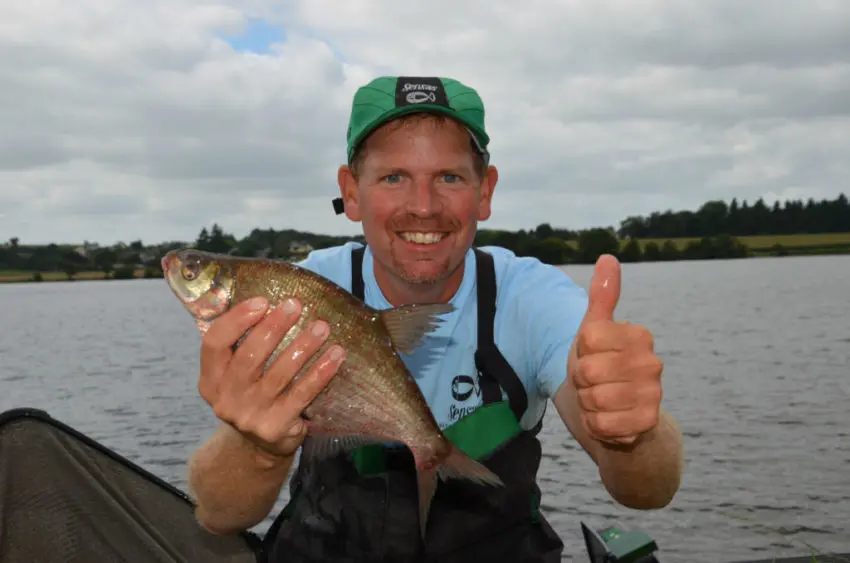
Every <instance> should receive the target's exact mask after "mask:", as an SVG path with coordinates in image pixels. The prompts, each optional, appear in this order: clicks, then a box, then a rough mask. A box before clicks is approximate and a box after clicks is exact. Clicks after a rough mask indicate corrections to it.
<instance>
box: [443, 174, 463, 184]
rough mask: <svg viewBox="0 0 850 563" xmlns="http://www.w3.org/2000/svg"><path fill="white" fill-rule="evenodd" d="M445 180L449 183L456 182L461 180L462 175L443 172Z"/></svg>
mask: <svg viewBox="0 0 850 563" xmlns="http://www.w3.org/2000/svg"><path fill="white" fill-rule="evenodd" d="M443 181H444V182H445V183H447V184H455V183H457V182H460V176H458V175H457V174H443Z"/></svg>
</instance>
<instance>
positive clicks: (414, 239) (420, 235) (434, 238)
mask: <svg viewBox="0 0 850 563" xmlns="http://www.w3.org/2000/svg"><path fill="white" fill-rule="evenodd" d="M398 236H400V237H401V238H402V239H404V240H405V241H407V242H411V243H413V244H437V243H438V242H440V241H441V240H443V239H444V238H446V237H447V236H449V233H445V232H436V231H431V232H421V231H402V232H400V233H398Z"/></svg>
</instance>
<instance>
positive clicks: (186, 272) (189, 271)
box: [181, 262, 201, 281]
mask: <svg viewBox="0 0 850 563" xmlns="http://www.w3.org/2000/svg"><path fill="white" fill-rule="evenodd" d="M200 268H201V267H200V265H199V264H198V263H197V262H189V263H187V264H184V265H183V271H182V272H181V273H182V274H183V279H185V280H186V281H192V280H194V279H195V278H197V277H198V272H199V271H200Z"/></svg>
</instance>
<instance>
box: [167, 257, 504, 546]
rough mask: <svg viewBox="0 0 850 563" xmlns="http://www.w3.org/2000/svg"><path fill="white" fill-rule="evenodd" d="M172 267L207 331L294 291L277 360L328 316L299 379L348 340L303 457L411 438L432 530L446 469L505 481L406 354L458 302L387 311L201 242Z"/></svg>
mask: <svg viewBox="0 0 850 563" xmlns="http://www.w3.org/2000/svg"><path fill="white" fill-rule="evenodd" d="M162 269H163V274H164V276H165V279H166V280H167V282H168V285H169V287H170V288H171V290H172V292H173V293H174V294H175V295H176V296H177V298H178V299H179V300H180V301H181V302H182V303H183V305H184V307H185V308H186V309H187V310H188V311H189V313H190V314H191V315H192V316H193V317H194V319H195V322H196V324H197V325H198V328H199V329H200V331H201V332H202V333H203V332H205V331H206V330H207V329H208V328H209V327H210V326H211V325H212V323H214V322H215V320H216V318H218V317H219V316H220V315H221V314H222V313H224V312H225V311H227V310H228V309H229V308H231V307H233V306H234V305H236V304H238V303H240V302H242V301H245V300H247V299H250V298H252V297H256V296H263V297H265V298H267V299H268V300H269V304H270V308H273V307H276V306H278V305H280V304H281V303H283V302H284V301H285V300H286V299H287V298H289V297H294V298H297V299H298V300H299V301H300V303H301V306H302V312H301V316H300V318H299V319H298V320H297V322H296V324H295V325H294V326H293V327H292V328H291V329H290V330H289V331H288V332H287V334H286V336H285V337H284V338H283V340H282V341H281V343H280V345H279V346H278V347H277V348H276V349H275V351H274V352H273V354H272V355H271V357H270V359H269V363H271V362H272V361H274V359H275V358H276V357H277V356H278V355H279V353H280V352H281V351H282V350H283V348H285V347H286V346H287V345H289V344H290V343H291V342H292V341H293V340H294V339H295V337H296V336H297V335H298V334H299V333H300V332H301V331H303V330H305V329H306V328H307V327H308V326H309V324H310V323H311V322H313V321H314V320H316V319H323V320H325V321H327V322H328V324H329V325H330V327H331V330H330V336H329V337H328V339H327V341H326V342H325V344H324V345H323V347H322V348H321V349H320V350H319V351H318V352H317V353H316V354H314V356H313V358H312V359H311V360H310V361H308V362H307V363H306V364H305V365H304V367H303V368H302V369H301V370H300V371H299V373H298V374H297V375H296V378H295V379H294V380H297V378H298V377H300V376H302V375H303V374H305V373H307V371H308V370H309V369H310V367H311V366H312V364H313V363H314V362H315V359H316V358H318V357H319V356H320V354H321V353H322V352H323V351H324V350H325V349H326V348H327V347H328V346H330V345H331V344H333V343H336V344H339V345H341V346H342V347H343V348H344V349H345V351H346V356H345V359H344V361H343V363H342V364H341V365H340V367H339V369H338V370H337V374H336V375H335V376H334V378H333V379H332V380H331V381H330V383H329V384H328V386H327V387H326V388H325V389H324V390H323V391H322V392H321V393H320V394H319V395H318V396H317V397H316V398H315V399H314V400H313V402H312V403H311V404H310V405H309V406H308V407H307V409H306V410H305V411H304V413H303V418H304V419H305V422H306V425H307V428H308V434H309V437H310V438H309V439H308V440H306V441H305V446H304V450H303V451H302V456H303V457H305V458H306V459H309V458H311V457H313V456H315V457H319V458H322V457H328V456H335V455H338V454H341V453H343V452H347V451H350V450H352V449H354V448H357V447H360V446H363V445H367V444H377V443H383V444H387V443H400V444H404V445H405V446H407V447H408V448H409V449H410V451H411V453H412V454H413V458H414V461H415V466H416V472H417V480H418V485H419V518H420V528H421V532H422V535H423V536H424V534H425V526H426V523H427V517H428V511H429V508H430V504H431V500H432V498H433V496H434V492H435V490H436V486H437V477H438V475H439V477H440V478H442V479H447V478H459V479H467V480H470V481H474V482H478V483H480V484H483V485H492V486H502V485H503V482H502V480H501V479H500V478H499V477H498V476H497V475H496V474H495V473H493V472H491V471H490V470H489V469H488V468H486V467H485V466H484V465H482V464H480V463H478V462H477V461H475V460H473V459H472V458H470V457H468V456H467V455H466V454H464V453H463V452H462V451H461V450H459V449H458V448H456V447H455V446H454V445H453V444H452V443H451V442H450V441H449V440H448V438H446V436H445V435H444V434H443V433H442V431H441V430H440V427H439V426H438V424H437V422H436V420H435V419H434V416H433V414H432V413H431V410H430V409H429V407H428V405H427V403H426V402H425V399H424V397H423V396H422V393H421V391H420V390H419V386H418V385H417V384H416V382H415V381H414V379H413V377H412V376H411V374H410V372H409V371H408V369H407V367H406V366H405V364H404V362H403V361H402V359H401V357H400V356H399V355H398V352H401V353H410V352H412V351H413V350H414V349H415V348H416V347H418V346H419V345H420V344H421V342H422V339H423V338H424V337H425V335H426V334H427V333H429V332H431V331H432V330H433V329H434V328H435V327H436V326H437V323H439V322H441V320H440V319H439V315H442V314H446V313H449V312H451V311H453V310H454V307H453V306H452V305H451V304H448V303H436V304H426V305H418V304H414V305H405V306H402V307H397V308H394V309H388V310H383V311H379V310H377V309H374V308H372V307H369V306H368V305H366V304H365V303H364V302H363V301H361V300H359V299H357V298H356V297H355V296H354V295H352V294H351V293H349V292H348V291H346V290H345V289H344V288H342V287H340V286H339V285H337V284H335V283H333V282H331V281H330V280H328V279H326V278H324V277H323V276H320V275H318V274H316V273H314V272H312V271H310V270H307V269H305V268H300V267H298V266H296V265H294V264H291V263H287V262H282V261H275V260H268V259H258V258H244V257H237V256H227V255H220V254H212V253H208V252H203V251H200V250H195V249H179V250H172V251H170V252H169V253H168V254H166V255H165V256H164V257H163V259H162ZM267 365H268V364H267Z"/></svg>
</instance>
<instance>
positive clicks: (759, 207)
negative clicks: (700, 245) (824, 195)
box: [617, 193, 850, 239]
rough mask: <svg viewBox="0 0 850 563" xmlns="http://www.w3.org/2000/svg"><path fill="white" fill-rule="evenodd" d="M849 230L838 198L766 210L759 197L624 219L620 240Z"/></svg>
mask: <svg viewBox="0 0 850 563" xmlns="http://www.w3.org/2000/svg"><path fill="white" fill-rule="evenodd" d="M847 231H850V203H848V201H847V197H846V196H845V195H844V194H843V193H842V194H841V195H839V196H838V197H837V198H835V199H834V200H832V201H829V200H823V201H817V202H816V201H815V200H813V199H809V200H808V201H805V202H804V201H802V200H796V201H792V200H789V201H785V203H784V204H780V203H779V202H778V201H777V202H776V203H774V204H773V206H772V207H768V206H767V204H765V202H764V200H763V199H761V198H759V199H757V200H756V201H755V203H753V205H752V206H751V205H748V204H747V202H746V200H744V201H742V202H741V203H740V204H739V203H738V200H737V199H733V200H732V202H731V203H730V204H728V205H727V204H726V203H725V202H723V201H709V202H707V203H705V204H704V205H703V206H702V207H700V208H699V210H698V211H672V210H671V211H664V212H655V213H652V214H651V215H649V217H641V216H634V217H628V218H626V219H625V220H624V221H622V222H621V223H620V228H619V229H618V230H617V234H618V235H619V236H620V237H621V238H627V237H634V238H640V239H645V238H656V239H658V238H660V239H669V238H680V237H706V236H709V237H713V236H717V235H732V236H746V235H791V234H814V233H844V232H847Z"/></svg>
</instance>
